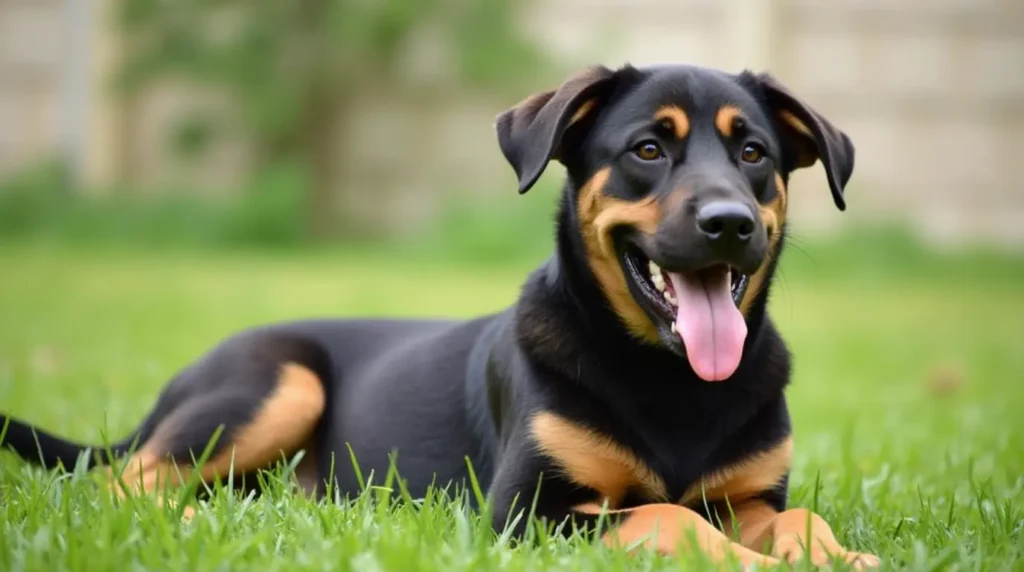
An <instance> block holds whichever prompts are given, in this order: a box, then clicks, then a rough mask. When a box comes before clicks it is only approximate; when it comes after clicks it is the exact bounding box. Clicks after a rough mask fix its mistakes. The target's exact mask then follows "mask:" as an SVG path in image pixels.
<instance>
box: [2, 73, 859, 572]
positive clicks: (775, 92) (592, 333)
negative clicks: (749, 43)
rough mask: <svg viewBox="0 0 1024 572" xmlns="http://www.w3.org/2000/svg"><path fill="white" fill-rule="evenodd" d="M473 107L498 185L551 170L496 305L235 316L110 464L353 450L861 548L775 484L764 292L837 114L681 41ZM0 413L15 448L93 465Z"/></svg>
mask: <svg viewBox="0 0 1024 572" xmlns="http://www.w3.org/2000/svg"><path fill="white" fill-rule="evenodd" d="M495 130H496V134H497V142H498V146H499V148H500V150H501V152H502V154H503V156H504V158H505V159H506V160H507V161H508V163H509V164H510V165H511V167H512V169H513V170H514V172H515V175H516V177H517V180H518V190H519V193H520V194H523V193H526V192H527V191H529V190H530V189H531V187H533V186H534V185H535V183H536V181H537V180H538V177H540V176H541V174H542V173H543V172H544V170H545V169H546V167H547V166H548V165H549V164H550V163H551V162H552V161H557V162H559V163H560V164H561V165H563V166H564V168H565V183H564V187H563V191H562V193H561V199H560V204H559V209H558V214H557V220H556V232H555V240H554V243H555V244H554V252H553V254H552V256H551V257H550V258H549V259H547V260H546V261H545V262H544V263H543V264H541V265H540V266H539V267H538V268H536V269H535V270H534V271H533V272H532V273H530V274H529V276H528V277H527V278H526V280H525V282H524V284H523V287H522V290H521V294H520V296H519V297H518V299H517V300H516V302H515V303H514V304H513V305H511V306H510V307H508V308H506V309H504V310H502V311H500V312H496V313H493V314H491V315H486V316H481V317H477V318H474V319H468V320H426V319H323V320H309V321H296V322H288V323H278V324H271V325H266V326H261V327H259V328H255V329H251V330H246V331H242V332H240V333H238V334H235V335H234V336H232V337H229V338H228V339H226V340H225V341H223V342H222V343H220V344H219V345H218V346H217V347H215V348H214V349H212V350H211V351H210V352H209V353H207V354H206V355H204V356H202V357H199V358H198V359H197V360H196V361H195V362H194V363H192V364H190V365H188V366H187V367H185V368H184V369H182V370H181V371H180V372H179V373H177V374H176V375H175V376H174V377H173V378H172V379H171V380H170V382H169V383H168V384H167V385H166V387H165V388H164V389H163V390H162V392H161V393H160V395H159V396H158V398H157V400H156V403H155V405H154V406H153V408H152V410H151V412H150V413H149V414H148V416H147V417H145V419H144V420H143V421H142V422H141V424H140V425H139V426H138V428H137V429H135V430H134V431H133V432H132V433H131V434H130V435H129V436H127V437H126V438H125V439H123V440H121V441H119V442H117V443H114V444H113V445H112V446H110V447H109V448H108V449H107V450H108V451H110V452H111V453H113V455H114V457H117V458H126V460H127V462H126V463H125V465H124V467H125V468H124V471H125V473H124V474H123V475H121V478H122V480H123V483H126V484H127V485H128V487H130V488H131V489H132V490H134V491H136V492H152V491H156V490H157V489H159V488H160V487H161V486H164V485H166V486H174V485H181V484H182V480H183V479H186V478H192V477H195V476H198V478H200V479H218V478H221V479H223V478H225V477H226V476H227V475H229V472H230V474H232V475H236V476H238V475H241V476H245V475H252V474H254V473H255V472H258V471H260V470H263V469H266V468H268V467H271V466H272V465H273V464H274V463H277V462H280V461H282V460H288V459H293V460H294V459H295V458H296V455H297V454H298V452H299V451H302V452H304V454H305V456H304V457H303V459H302V461H301V462H300V463H299V466H298V468H297V469H296V473H297V476H298V481H299V483H300V484H301V485H302V486H303V487H305V489H306V490H307V491H309V492H310V493H311V494H314V495H315V494H318V492H317V491H321V492H322V491H323V490H324V489H326V488H327V486H328V485H331V486H334V487H337V490H338V491H339V492H341V493H342V494H349V493H352V494H356V493H358V492H359V490H360V481H361V476H360V473H359V471H358V470H356V469H355V468H354V467H353V468H349V467H348V466H347V465H346V464H345V463H342V462H337V463H336V461H338V460H346V459H350V455H352V456H354V458H355V460H356V462H357V463H358V466H359V467H360V468H361V471H362V473H365V472H367V471H375V472H376V473H377V474H382V473H385V472H387V471H388V469H389V467H391V466H392V463H394V467H395V468H396V469H397V473H398V474H399V476H400V477H401V478H402V479H403V480H404V481H405V486H406V487H407V489H408V491H409V493H410V494H412V495H414V496H415V495H422V494H424V493H425V492H426V491H427V490H428V488H429V487H431V486H440V485H442V484H445V483H448V484H450V483H466V482H467V479H468V478H469V477H470V476H473V477H474V478H477V479H478V483H479V486H480V487H481V488H482V490H485V491H486V493H487V500H488V505H489V508H490V511H491V514H492V515H493V516H492V518H493V525H494V528H495V530H497V531H502V530H508V529H509V528H510V529H511V530H510V531H509V532H510V533H511V536H512V537H513V538H522V537H523V536H524V533H525V531H526V530H527V527H528V526H529V524H527V523H528V522H533V523H538V522H540V523H548V524H562V525H565V524H567V523H568V524H572V526H561V527H560V528H559V530H562V531H567V530H575V531H580V530H583V531H596V532H595V536H594V537H593V538H595V541H602V542H605V543H607V544H609V545H612V546H620V547H624V546H628V545H632V546H633V547H634V549H635V548H636V547H638V546H646V547H648V548H649V549H653V550H657V551H660V552H662V553H666V554H680V553H681V551H683V550H689V549H698V550H701V551H703V553H705V554H707V555H709V556H711V557H712V558H714V559H717V560H719V561H726V560H738V561H739V562H741V563H744V564H753V563H760V564H764V565H772V564H777V563H781V562H784V561H787V562H793V561H796V560H799V559H803V558H804V557H805V556H807V557H809V558H810V560H811V561H812V562H813V563H814V564H818V565H822V564H828V563H829V562H830V561H831V560H830V559H832V558H835V559H839V560H843V561H846V562H849V563H852V564H854V565H855V566H857V567H871V566H876V565H877V564H878V563H879V560H878V558H877V557H876V556H874V555H871V554H864V553H859V552H855V551H851V550H847V549H846V548H844V547H843V546H841V545H840V544H839V543H838V541H837V540H836V538H835V536H834V534H833V532H832V531H831V530H830V527H829V525H828V524H827V523H826V522H825V521H824V520H823V519H822V518H821V517H820V516H818V515H816V514H813V513H811V512H809V511H808V510H806V509H803V508H787V493H788V478H789V471H790V463H791V455H792V450H793V443H792V431H791V426H790V418H789V413H788V410H787V405H786V399H785V395H784V389H785V388H786V386H787V384H788V382H789V379H790V353H789V350H788V349H787V347H786V345H785V342H784V340H783V339H782V337H781V336H780V334H779V332H778V331H777V329H776V327H775V326H774V325H773V323H772V320H771V319H770V317H769V315H768V313H767V310H766V305H767V300H768V297H769V291H770V286H771V283H772V278H773V276H774V274H775V270H776V265H777V262H778V260H779V256H780V254H781V252H782V250H783V246H784V243H785V236H786V225H785V223H786V213H787V205H788V203H789V198H790V195H789V190H788V188H787V183H788V181H789V178H790V174H791V173H792V172H793V171H795V170H797V169H802V168H807V167H811V166H813V165H814V164H816V163H818V162H819V161H820V162H821V164H822V166H823V167H824V170H825V175H826V177H827V180H828V184H829V187H830V189H831V193H832V197H833V199H834V202H835V204H836V206H837V207H838V208H839V209H840V210H845V208H846V205H845V199H844V187H845V186H846V184H847V182H848V181H849V179H850V177H851V175H852V173H853V166H854V147H853V144H852V142H851V140H850V138H849V137H848V136H847V135H846V134H845V133H843V132H842V131H841V130H839V129H838V128H837V127H835V126H834V125H833V124H832V123H831V122H830V121H828V120H827V119H826V118H825V117H823V116H822V115H820V114H819V113H818V112H817V111H815V110H814V109H813V108H812V107H811V106H809V105H808V104H807V103H805V102H804V101H803V100H802V99H801V98H799V97H797V96H796V95H795V94H794V93H793V92H791V91H790V90H789V89H787V88H786V87H785V86H784V85H782V84H781V83H780V82H779V81H778V80H777V79H775V78H774V77H773V76H772V75H770V74H767V73H760V74H756V73H753V72H751V71H743V72H741V73H736V74H732V73H727V72H725V71H721V70H716V69H710V68H703V67H697V66H690V65H664V66H651V67H638V66H633V65H629V64H626V65H623V66H621V67H618V68H615V69H612V68H609V67H605V66H595V67H591V68H587V69H584V70H582V71H580V72H579V73H577V74H576V75H574V76H572V77H570V78H569V79H568V80H567V81H565V83H563V84H562V85H561V86H559V87H558V88H557V89H554V90H551V91H546V92H543V93H538V94H535V95H533V96H531V97H528V98H527V99H525V100H523V101H522V102H520V103H519V104H517V105H515V106H514V107H512V108H510V109H508V110H506V111H504V112H502V113H501V114H499V115H498V116H497V118H496V122H495ZM0 420H2V421H3V423H4V424H6V425H8V431H7V436H6V446H7V447H9V448H11V449H13V450H14V451H15V452H16V453H17V454H19V455H20V456H21V457H23V458H25V459H27V460H30V461H35V462H38V463H40V464H41V465H43V466H45V467H58V466H65V467H68V466H71V465H73V464H74V463H75V462H76V459H86V460H85V461H84V462H85V463H87V465H88V466H89V467H92V466H97V465H106V466H107V467H108V469H107V470H108V471H109V470H110V468H109V466H110V463H112V458H111V457H109V456H108V458H107V459H104V458H102V457H101V456H99V455H92V456H88V455H85V456H83V453H84V452H86V451H89V450H90V448H89V447H87V446H86V445H82V444H78V443H74V442H72V441H68V440H65V439H62V438H59V437H56V436H54V435H51V434H49V433H46V432H44V431H42V430H39V429H37V428H36V427H34V426H32V425H29V424H27V423H24V422H22V421H19V420H15V419H11V418H9V417H6V416H4V417H0ZM218 431H220V432H219V433H218ZM216 435H219V436H220V437H219V439H218V440H216V442H215V445H213V446H212V449H211V450H209V451H208V458H207V461H206V462H205V463H202V464H198V463H195V459H197V458H199V456H200V455H201V454H202V452H203V451H204V449H206V447H207V445H208V443H210V442H211V439H212V438H213V437H214V436H216ZM133 445H134V446H133ZM393 453H394V454H395V455H396V456H395V457H394V458H393V457H392V454H393ZM79 462H83V461H81V460H79ZM471 470H472V475H471V472H470V471H471ZM133 483H134V484H133ZM161 483H163V484H164V485H161ZM122 488H124V487H122ZM531 501H532V504H533V506H532V507H531V506H530V505H531ZM524 511H531V514H532V516H534V517H536V518H535V519H533V520H530V519H528V518H519V519H516V517H517V516H522V515H523V512H524ZM510 522H511V523H512V524H511V525H510V524H509V523H510ZM598 534H599V536H597V535H598ZM690 540H695V541H696V545H693V544H692V543H690Z"/></svg>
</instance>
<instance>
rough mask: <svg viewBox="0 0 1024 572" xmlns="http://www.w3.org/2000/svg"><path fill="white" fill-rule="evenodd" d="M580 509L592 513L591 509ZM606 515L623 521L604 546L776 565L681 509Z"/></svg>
mask: <svg viewBox="0 0 1024 572" xmlns="http://www.w3.org/2000/svg"><path fill="white" fill-rule="evenodd" d="M583 508H588V509H590V510H592V509H593V506H588V507H583ZM610 512H614V513H617V514H621V515H624V516H625V519H624V520H623V521H622V522H621V524H619V525H618V526H617V527H615V528H613V529H612V530H609V531H608V532H607V533H606V534H605V535H604V536H603V537H602V540H603V541H604V543H605V544H606V545H607V546H612V547H627V546H631V547H632V546H635V547H636V548H640V547H643V548H646V549H648V550H655V551H657V552H660V553H662V554H667V555H676V554H678V553H679V552H680V550H683V551H689V552H700V553H702V554H704V555H706V556H707V557H709V558H710V559H711V560H713V561H716V562H723V563H724V562H725V561H726V560H727V559H729V558H733V559H735V560H737V561H738V562H739V563H740V564H742V565H744V566H751V565H754V564H757V565H759V566H776V565H778V563H779V562H778V560H776V559H775V558H772V557H770V556H765V555H763V554H758V553H757V552H754V551H753V550H750V549H749V548H747V547H745V546H743V545H741V544H738V543H736V542H732V541H731V540H730V539H729V537H727V536H726V535H725V534H724V533H722V531H720V530H718V529H717V528H715V527H714V526H713V525H712V524H711V523H709V522H708V521H707V520H705V519H704V518H703V517H701V516H700V515H699V514H697V513H696V512H694V511H692V510H690V509H688V508H685V507H681V506H677V505H672V504H648V505H642V506H639V507H637V508H634V509H628V510H622V511H610ZM590 514H597V513H593V512H592V513H590ZM693 541H696V542H695V543H694V542H693ZM634 550H635V548H634Z"/></svg>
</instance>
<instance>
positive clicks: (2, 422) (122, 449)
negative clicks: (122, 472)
mask: <svg viewBox="0 0 1024 572" xmlns="http://www.w3.org/2000/svg"><path fill="white" fill-rule="evenodd" d="M139 434H140V432H139V431H138V430H135V431H133V432H132V433H131V434H130V435H128V436H127V437H125V438H124V439H122V440H120V441H118V442H116V443H113V444H111V445H109V446H93V445H83V444H81V443H75V442H73V441H69V440H67V439H62V438H60V437H57V436H56V435H53V434H51V433H47V432H46V431H43V430H42V429H39V428H37V427H35V426H34V425H32V424H30V423H25V422H23V421H19V420H17V419H14V418H12V417H10V416H7V415H4V414H2V413H0V447H4V448H7V449H10V450H12V451H14V453H15V454H17V455H18V456H19V457H21V458H22V459H24V460H26V461H28V462H31V463H35V464H37V465H40V466H42V467H44V468H46V469H55V468H57V467H63V468H64V470H68V471H70V470H71V469H74V468H75V465H76V464H77V463H78V460H79V459H80V458H83V457H82V455H83V454H84V453H86V452H88V451H91V454H90V455H88V456H86V457H84V458H83V462H84V463H85V464H86V466H85V468H86V469H91V468H93V467H96V466H101V465H106V464H108V463H109V461H110V458H111V456H113V457H120V456H122V455H124V454H125V453H127V452H129V451H130V450H132V448H133V447H134V446H135V443H136V441H137V439H138V437H139ZM107 451H109V452H110V455H107Z"/></svg>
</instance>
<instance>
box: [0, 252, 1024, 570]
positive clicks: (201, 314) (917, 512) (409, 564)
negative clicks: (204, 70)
mask: <svg viewBox="0 0 1024 572" xmlns="http://www.w3.org/2000/svg"><path fill="white" fill-rule="evenodd" d="M851 244H852V243H847V244H837V245H833V246H832V247H812V246H811V245H810V244H809V243H808V242H806V241H801V242H799V243H798V246H800V249H799V250H796V249H794V250H791V251H790V252H789V253H788V254H787V257H786V259H785V264H784V269H783V276H782V280H781V281H780V286H779V288H778V289H777V290H776V296H775V298H774V299H773V302H772V304H773V313H774V316H775V318H776V320H777V322H778V323H779V326H780V328H781V330H782V332H783V333H784V335H785V336H786V338H787V339H788V341H789V343H790V346H791V348H792V350H793V351H794V353H795V367H796V372H795V379H794V382H793V385H792V387H791V389H790V390H789V396H790V406H791V411H792V414H793V418H794V424H795V432H796V444H797V451H796V457H795V468H794V474H793V476H792V479H791V483H792V490H793V495H792V503H793V504H794V505H796V506H810V505H813V504H816V505H817V508H818V510H819V511H820V512H821V514H823V516H825V518H826V519H827V520H829V521H830V522H831V523H832V524H833V525H834V528H835V530H836V532H837V535H838V536H839V538H840V540H841V541H842V542H843V543H844V544H846V545H848V546H849V547H851V548H854V549H857V550H861V551H867V552H873V553H877V554H879V555H881V556H882V557H883V558H884V562H885V567H886V568H909V569H915V570H936V569H943V570H944V569H957V570H1000V569H1002V570H1011V569H1018V570H1019V569H1022V564H1021V563H1020V561H1021V560H1022V557H1024V539H1022V529H1024V476H1022V475H1024V415H1022V414H1021V411H1024V353H1022V352H1021V351H1020V340H1021V339H1024V296H1022V295H1021V283H1022V281H1021V280H1022V278H1024V261H1021V260H1019V259H1018V260H1014V259H1009V258H999V257H995V256H988V255H986V256H982V255H976V256H972V257H967V256H961V257H958V258H950V257H942V256H936V255H931V254H927V253H922V252H919V251H916V250H914V249H906V248H897V247H895V246H891V245H888V243H881V244H875V247H873V248H866V247H861V248H860V249H856V248H852V247H851ZM862 244H863V242H862ZM530 262H531V260H530V258H529V257H526V259H525V260H523V261H517V262H512V263H508V264H500V263H495V264H490V265H486V266H480V265H477V264H475V263H474V264H470V263H466V262H459V261H458V260H457V259H456V258H455V257H447V258H438V259H431V258H429V257H426V256H422V255H421V254H416V255H412V254H406V255H402V256H397V255H388V254H387V253H383V252H378V253H372V252H367V251H361V252H339V251H321V252H301V253H296V252H291V253H284V252H281V253H277V254H272V253H258V252H253V251H244V252H242V251H240V252H227V251H217V252H207V253H202V252H200V251H195V250H194V251H192V252H185V251H179V252H177V253H171V252H160V253H156V252H147V251H144V250H140V249H135V250H109V249H108V250H96V249H75V248H69V247H57V246H48V247H33V246H27V245H21V246H16V245H9V246H6V247H0V268H2V269H3V271H2V278H0V409H3V410H5V411H7V412H10V413H13V414H15V415H18V416H21V417H24V418H26V419H28V420H30V421H33V422H36V423H40V424H42V425H43V426H44V427H46V428H48V429H52V430H55V431H57V432H60V433H62V434H68V435H75V436H77V437H80V438H81V439H84V440H88V441H99V440H101V439H102V438H103V437H104V436H105V435H106V436H109V437H116V436H120V435H121V434H123V433H125V432H127V431H128V430H129V429H131V428H132V427H133V426H134V424H135V423H136V422H137V421H138V420H139V418H140V417H141V416H142V415H143V414H144V413H145V412H146V410H147V408H148V407H149V405H150V404H151V403H152V401H153V399H154V397H155V395H156V392H157V391H158V390H159V388H160V386H161V385H162V384H163V383H164V381H165V380H166V379H167V378H168V377H169V376H170V375H171V374H172V373H173V372H174V371H175V370H176V369H177V368H179V367H180V366H182V365H183V364H185V363H187V362H188V361H189V360H191V359H193V358H194V357H196V356H197V355H198V354H199V353H201V352H203V351H205V350H206V349H207V348H209V347H210V345H211V344H213V343H215V342H216V341H217V340H219V339H220V338H222V337H223V336H225V335H227V334H229V333H231V332H233V331H236V330H238V329H240V328H244V327H246V326H249V325H253V324H257V323H262V322H267V321H272V320H280V319H292V318H296V317H304V316H348V315H371V314H381V315H404V314H414V315H457V316H467V317H468V316H471V315H474V314H477V313H480V312H485V311H488V310H492V309H496V308H499V307H501V306H504V305H506V304H508V303H510V302H512V300H513V299H514V297H515V296H516V294H517V292H518V289H519V285H520V283H521V281H522V277H523V275H524V273H525V272H526V271H527V270H528V269H529V268H530V267H531V264H530ZM942 379H947V380H952V382H953V383H951V384H950V386H951V387H949V388H948V389H946V390H940V389H939V388H938V387H937V385H938V382H939V381H940V380H942ZM382 478H383V476H378V478H377V481H376V482H378V483H380V481H381V479H382ZM272 489H273V492H272V493H271V494H270V495H269V497H268V498H264V499H262V500H261V501H258V502H251V501H249V500H246V499H242V498H238V497H234V496H231V495H217V496H215V498H214V500H213V501H212V504H211V505H210V506H209V507H207V508H206V509H203V510H201V511H200V513H199V515H198V516H197V517H196V519H195V520H194V522H193V523H192V524H182V523H181V522H180V521H179V520H178V519H177V518H176V514H175V513H174V512H173V511H171V510H170V509H161V508H157V507H156V506H155V505H154V504H153V503H151V502H148V501H147V500H145V499H137V500H134V501H133V502H129V503H123V504H113V503H111V502H110V501H109V500H108V499H107V498H105V497H104V496H103V495H101V494H97V493H96V491H95V489H94V488H93V484H92V481H90V480H89V479H88V478H86V476H85V475H82V474H80V473H79V474H75V475H72V476H63V477H58V476H54V475H49V474H46V473H43V472H41V471H38V470H35V469H31V468H29V467H27V466H26V465H24V464H23V463H21V462H19V461H17V460H16V459H15V458H14V457H13V456H11V455H9V454H7V453H3V454H0V570H47V571H50V570H54V571H57V570H143V569H174V570H228V569H230V570H293V569H294V570H348V569H353V570H371V571H372V570H403V571H404V570H438V571H442V570H443V571H448V570H488V569H495V568H499V567H500V568H503V569H508V570H556V569H557V570H626V569H631V570H679V569H693V568H694V566H693V565H692V564H693V563H692V561H691V562H690V566H688V565H687V563H686V562H677V561H673V560H670V559H667V558H660V557H654V556H651V555H644V556H641V557H638V558H633V559H628V558H626V557H624V556H623V555H622V554H621V553H616V552H613V551H610V550H606V549H604V548H602V547H599V546H591V545H587V544H584V543H583V542H581V541H579V540H573V541H568V542H564V541H561V540H556V539H552V538H542V539H541V540H542V542H541V543H540V545H539V547H528V548H527V547H520V548H516V547H510V546H506V545H504V544H501V543H495V542H494V541H493V539H492V538H491V537H490V536H489V535H488V534H487V532H486V529H485V527H483V526H482V524H481V521H480V520H479V519H477V518H476V517H474V516H473V515H472V514H470V513H468V512H467V511H465V510H463V508H462V506H461V505H460V504H459V503H457V502H453V501H445V500H444V499H442V498H431V499H427V500H425V501H424V502H423V506H421V507H416V506H410V505H409V504H398V505H388V504H386V503H374V502H370V501H371V500H372V498H371V495H370V494H368V495H364V496H363V497H360V498H359V499H356V500H355V501H353V502H351V503H350V504H347V505H336V504H330V503H324V504H318V503H313V502H310V501H307V500H302V499H300V498H298V497H296V496H294V495H289V494H287V491H286V490H285V487H283V486H280V485H278V486H274V487H272Z"/></svg>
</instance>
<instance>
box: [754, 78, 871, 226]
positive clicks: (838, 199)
mask: <svg viewBox="0 0 1024 572" xmlns="http://www.w3.org/2000/svg"><path fill="white" fill-rule="evenodd" d="M757 81H758V83H759V84H760V85H761V88H762V89H763V91H764V95H765V98H766V99H767V100H768V105H769V107H771V108H772V110H774V111H775V114H776V116H777V118H778V120H779V124H780V125H781V126H782V128H783V136H784V137H785V138H786V141H787V142H788V143H789V144H790V145H791V146H792V148H793V149H795V150H796V163H795V165H794V168H796V169H800V168H803V167H810V166H811V165H813V164H814V163H815V161H817V160H818V159H821V162H822V164H823V165H824V166H825V174H826V175H827V176H828V184H829V187H830V188H831V189H832V199H833V200H835V203H836V207H838V208H839V210H841V211H843V210H846V200H845V199H844V197H843V189H844V187H845V186H846V183H847V182H848V181H849V180H850V176H851V175H852V174H853V158H854V149H853V142H852V141H850V138H849V137H847V136H846V134H845V133H843V132H842V131H840V130H839V129H838V128H836V127H835V126H834V125H832V124H831V123H830V122H829V121H828V120H827V119H825V118H824V117H822V116H821V114H819V113H818V112H816V111H814V109H812V108H811V107H810V106H809V105H807V104H806V103H804V102H803V101H801V100H800V98H798V97H797V96H796V95H794V94H793V93H792V92H791V91H789V90H788V89H787V88H786V87H785V86H783V85H782V84H781V83H779V82H778V80H776V79H775V78H774V77H772V76H771V75H769V74H759V75H758V76H757Z"/></svg>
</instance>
